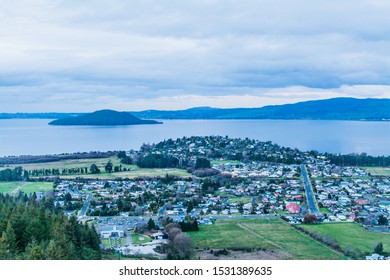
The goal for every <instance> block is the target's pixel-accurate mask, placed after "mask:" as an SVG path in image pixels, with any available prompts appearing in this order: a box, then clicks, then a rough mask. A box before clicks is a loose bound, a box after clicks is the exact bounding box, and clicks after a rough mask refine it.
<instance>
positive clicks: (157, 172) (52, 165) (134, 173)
mask: <svg viewBox="0 0 390 280" xmlns="http://www.w3.org/2000/svg"><path fill="white" fill-rule="evenodd" d="M109 160H111V162H112V164H113V165H114V166H119V165H122V168H128V169H131V171H125V172H112V173H107V172H105V170H104V167H105V165H106V164H107V162H108V161H109ZM92 164H96V165H97V167H98V168H99V169H100V171H101V173H99V174H81V175H66V176H60V177H61V178H64V179H74V178H80V177H81V178H86V179H95V178H98V179H109V180H113V179H115V178H118V177H122V178H129V179H133V178H136V177H164V176H165V175H166V174H169V175H173V176H179V177H190V176H191V174H189V173H188V172H187V171H186V170H183V169H178V168H139V167H138V166H137V165H130V164H121V163H120V159H119V158H118V157H111V158H97V159H70V160H62V161H56V162H46V163H31V164H21V165H15V166H22V167H23V169H25V170H34V169H36V170H40V169H60V170H61V169H65V168H85V167H87V168H88V169H89V168H90V166H91V165H92ZM15 166H13V165H11V166H7V167H3V169H4V168H14V167H15Z"/></svg>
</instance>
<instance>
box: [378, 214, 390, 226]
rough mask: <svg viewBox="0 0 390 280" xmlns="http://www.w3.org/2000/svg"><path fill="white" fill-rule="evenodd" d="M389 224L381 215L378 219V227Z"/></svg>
mask: <svg viewBox="0 0 390 280" xmlns="http://www.w3.org/2000/svg"><path fill="white" fill-rule="evenodd" d="M388 223H389V221H388V220H387V218H386V217H385V216H383V215H380V216H379V218H378V225H381V226H387V225H388Z"/></svg>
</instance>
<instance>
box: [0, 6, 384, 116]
mask: <svg viewBox="0 0 390 280" xmlns="http://www.w3.org/2000/svg"><path fill="white" fill-rule="evenodd" d="M79 2H80V3H79ZM389 13H390V3H389V1H380V0H376V1H375V0H371V1H368V0H367V1H352V0H346V1H341V2H340V1H334V0H331V1H309V2H308V1H303V0H301V1H299V0H276V1H255V0H253V1H251V0H245V1H231V0H226V1H222V0H221V1H218V0H200V1H199V0H198V1H178V0H177V1H173V0H172V1H157V0H146V1H145V0H143V1H135V0H133V1H113V0H110V1H103V0H101V1H92V0H91V1H58V0H54V1H48V0H36V1H27V0H26V1H3V2H2V3H0V36H1V38H2V39H1V40H0V65H1V67H0V112H20V111H24V112H37V111H39V112H47V111H65V112H77V111H92V110H95V109H101V108H112V109H118V110H143V109H182V108H188V107H193V106H213V107H222V108H228V107H259V106H263V105H268V104H283V103H293V102H297V101H302V100H308V99H325V98H331V97H336V96H351V97H359V98H366V97H376V98H390V87H389V86H390V83H389V81H390V56H389V55H388V50H389V49H390V32H389V26H390V18H389V17H388V14H389Z"/></svg>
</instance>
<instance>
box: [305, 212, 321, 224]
mask: <svg viewBox="0 0 390 280" xmlns="http://www.w3.org/2000/svg"><path fill="white" fill-rule="evenodd" d="M316 222H318V218H317V216H316V215H314V214H306V215H305V216H304V217H303V223H304V224H314V223H316Z"/></svg>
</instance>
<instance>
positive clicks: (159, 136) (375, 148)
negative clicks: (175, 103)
mask: <svg viewBox="0 0 390 280" xmlns="http://www.w3.org/2000/svg"><path fill="white" fill-rule="evenodd" d="M49 121H50V120H34V119H31V120H30V119H28V120H20V119H19V120H18V119H12V120H0V156H10V155H41V154H58V153H71V152H89V151H112V150H130V149H139V147H140V146H141V145H142V144H143V143H157V142H159V141H162V140H164V139H168V138H172V139H176V138H181V137H183V136H194V135H195V136H205V135H222V136H225V135H228V136H229V137H234V138H235V137H240V138H244V137H249V138H253V139H258V140H261V141H272V142H274V143H276V144H279V145H282V146H286V147H292V148H298V149H300V150H302V151H306V150H312V149H314V150H318V151H320V152H332V153H362V152H366V153H368V154H371V155H390V145H389V143H390V122H358V121H309V120H288V121H286V120H163V122H164V123H163V124H161V125H139V126H104V127H92V126H86V127H85V126H49V125H48V124H47V123H48V122H49Z"/></svg>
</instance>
